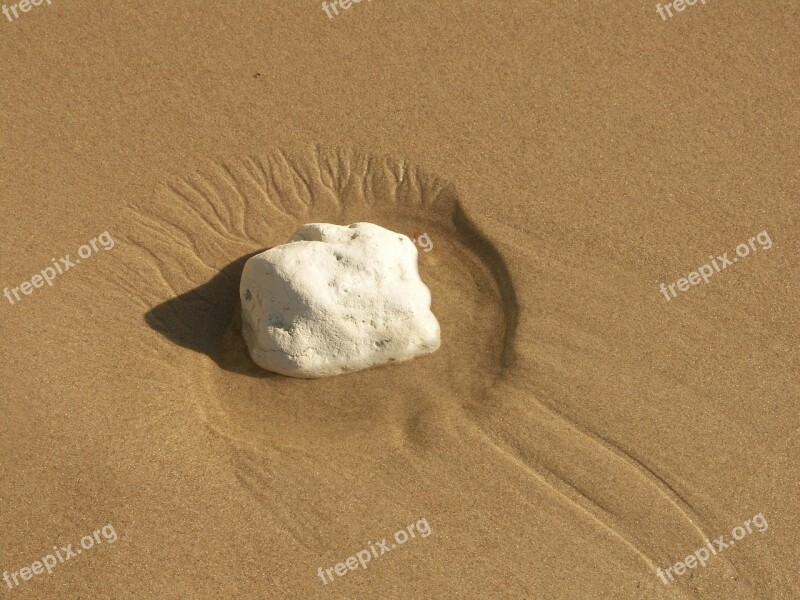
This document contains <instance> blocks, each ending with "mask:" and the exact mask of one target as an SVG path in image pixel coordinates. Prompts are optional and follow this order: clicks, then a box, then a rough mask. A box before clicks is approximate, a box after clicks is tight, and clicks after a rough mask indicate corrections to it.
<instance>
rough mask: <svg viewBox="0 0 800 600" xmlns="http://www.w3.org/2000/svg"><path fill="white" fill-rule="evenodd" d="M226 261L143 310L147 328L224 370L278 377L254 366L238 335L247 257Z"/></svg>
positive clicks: (257, 375)
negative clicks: (200, 280) (177, 293)
mask: <svg viewBox="0 0 800 600" xmlns="http://www.w3.org/2000/svg"><path fill="white" fill-rule="evenodd" d="M260 252H263V250H259V251H258V252H253V253H252V254H247V255H245V256H242V257H240V258H238V259H236V260H235V261H233V262H231V263H229V264H228V265H226V266H225V267H223V268H222V270H220V272H219V273H217V274H216V275H215V276H214V277H212V278H211V279H210V280H208V281H207V282H206V283H204V284H202V285H199V286H197V287H196V288H194V289H193V290H190V291H188V292H186V293H183V294H181V295H180V296H177V297H175V298H172V299H170V300H167V301H166V302H162V303H161V304H159V305H158V306H156V307H155V308H152V309H150V310H149V311H147V313H145V315H144V320H145V322H146V323H147V324H148V325H149V326H150V328H151V329H154V330H155V331H157V332H159V333H160V334H161V335H163V336H164V337H165V338H167V339H168V340H170V341H171V342H173V343H175V344H177V345H178V346H181V347H182V348H187V349H189V350H193V351H194V352H199V353H201V354H205V355H206V356H208V357H209V358H211V360H213V361H214V362H215V363H217V365H219V366H220V367H221V368H222V369H224V370H226V371H231V372H234V373H239V374H242V375H248V376H252V377H260V378H270V377H278V376H279V375H278V374H276V373H271V372H269V371H265V370H263V369H261V368H260V367H258V366H257V365H256V364H255V363H254V362H253V361H252V360H251V359H250V355H249V354H248V352H247V347H246V345H245V342H244V339H243V338H242V336H241V333H240V332H241V306H240V303H239V280H240V279H241V276H242V270H243V269H244V264H245V262H247V259H249V258H250V257H251V256H254V255H256V254H259V253H260Z"/></svg>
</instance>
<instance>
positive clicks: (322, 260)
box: [239, 223, 440, 377]
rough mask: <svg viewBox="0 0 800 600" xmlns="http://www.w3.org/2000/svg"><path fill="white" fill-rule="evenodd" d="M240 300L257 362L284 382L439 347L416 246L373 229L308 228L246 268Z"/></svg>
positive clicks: (313, 225) (358, 225)
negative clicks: (286, 377)
mask: <svg viewBox="0 0 800 600" xmlns="http://www.w3.org/2000/svg"><path fill="white" fill-rule="evenodd" d="M239 295H240V296H241V301H242V333H243V335H244V339H245V341H246V342H247V348H248V350H249V352H250V356H251V357H252V359H253V360H254V361H255V363H256V364H258V365H259V366H261V367H263V368H264V369H267V370H268V371H274V372H276V373H281V374H283V375H289V376H292V377H323V376H326V375H337V374H339V373H345V372H348V371H357V370H360V369H366V368H368V367H372V366H375V365H380V364H383V363H386V362H389V361H393V360H397V361H402V360H408V359H410V358H413V357H415V356H419V355H422V354H429V353H431V352H434V351H435V350H436V349H438V348H439V343H440V339H439V335H440V333H439V322H438V321H437V320H436V317H435V316H434V315H433V313H432V312H431V294H430V291H429V290H428V288H427V286H426V285H425V284H424V283H423V282H422V280H421V279H420V277H419V271H418V270H417V249H416V247H415V246H414V244H413V243H412V242H411V240H410V239H409V238H407V237H406V236H404V235H402V234H399V233H395V232H393V231H389V230H388V229H384V228H383V227H379V226H378V225H373V224H372V223H355V224H354V225H350V226H349V227H345V226H341V225H331V224H328V223H311V224H308V225H303V226H302V227H301V228H300V229H298V230H297V232H296V233H295V234H294V235H293V236H292V238H291V239H290V240H289V243H288V244H283V245H281V246H275V247H274V248H270V249H269V250H266V251H264V252H262V253H261V254H258V255H256V256H253V257H252V258H250V259H249V260H248V261H247V262H246V263H245V266H244V271H243V272H242V280H241V284H240V286H239Z"/></svg>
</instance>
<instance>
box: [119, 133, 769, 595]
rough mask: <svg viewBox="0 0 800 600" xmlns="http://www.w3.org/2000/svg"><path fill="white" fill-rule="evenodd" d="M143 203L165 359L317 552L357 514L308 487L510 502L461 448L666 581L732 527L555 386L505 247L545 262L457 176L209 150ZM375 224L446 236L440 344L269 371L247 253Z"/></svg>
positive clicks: (142, 248) (294, 534) (136, 239)
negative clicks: (251, 308)
mask: <svg viewBox="0 0 800 600" xmlns="http://www.w3.org/2000/svg"><path fill="white" fill-rule="evenodd" d="M130 216H131V225H130V232H131V233H130V235H129V237H130V240H129V241H130V242H131V244H132V245H135V246H136V248H137V249H138V250H137V251H138V254H139V255H140V259H141V263H140V264H138V265H137V266H136V267H131V271H132V277H134V278H140V279H141V280H142V281H146V282H148V285H150V288H149V289H148V290H147V292H146V293H143V294H142V296H143V301H142V304H143V305H147V306H150V307H152V308H150V309H149V310H147V312H146V314H145V315H144V318H145V320H146V322H147V324H148V325H149V326H150V327H151V328H152V329H153V330H155V331H157V332H158V333H159V336H160V346H159V350H158V352H161V353H162V354H161V355H160V357H159V360H161V361H162V363H163V365H164V368H165V370H166V371H168V372H171V373H173V374H174V376H175V379H176V380H177V381H183V383H182V384H181V385H187V386H188V389H187V398H188V399H189V400H188V401H189V402H191V403H192V405H193V407H194V408H195V409H196V410H197V413H198V415H199V416H200V418H202V419H203V420H204V422H205V424H206V425H207V427H208V429H209V431H210V432H211V433H212V435H213V436H215V437H216V438H218V439H221V440H224V442H225V444H227V447H228V449H229V452H230V462H231V464H232V465H233V468H234V470H235V475H236V478H237V479H238V481H239V482H240V484H241V486H242V488H243V489H244V490H247V491H248V492H249V493H250V494H251V495H252V496H253V497H254V498H256V499H258V501H259V502H260V506H261V507H262V508H263V511H264V513H265V514H268V515H269V519H270V522H272V523H274V524H275V528H276V531H279V532H283V533H284V534H285V535H287V536H288V537H289V538H291V540H293V543H296V544H298V545H299V546H300V547H302V548H305V549H307V550H308V551H309V552H313V550H312V549H313V548H319V549H320V550H324V549H326V548H329V549H331V551H332V553H333V554H338V553H340V552H339V550H340V548H339V547H338V546H337V545H336V543H335V540H334V539H333V537H331V538H330V539H328V538H324V537H323V538H320V533H319V522H320V521H321V520H323V521H326V520H327V521H326V522H327V523H328V524H329V525H328V526H329V528H330V529H331V530H332V531H337V532H339V533H342V532H344V531H347V530H348V527H350V526H351V525H349V524H348V523H349V522H348V521H347V520H346V517H344V516H342V517H336V516H332V515H331V514H329V513H328V512H326V511H324V510H323V509H322V508H321V507H322V506H323V505H324V502H323V503H322V504H321V505H320V507H317V506H315V505H314V503H310V502H308V501H307V498H309V497H319V498H331V497H336V496H337V495H344V494H346V495H347V497H349V498H351V499H352V501H353V502H362V504H363V506H365V507H368V508H364V509H363V510H364V511H365V512H364V515H363V516H364V518H368V517H369V518H373V519H376V520H379V519H380V518H381V517H380V515H382V514H385V513H386V511H388V510H391V508H392V507H393V506H394V505H395V504H396V503H397V502H402V501H405V502H406V503H407V504H409V505H416V503H419V502H420V498H426V499H427V500H426V501H427V502H430V503H434V502H437V503H441V502H445V503H446V502H448V501H449V502H454V503H458V502H459V497H458V494H459V493H460V491H461V490H462V489H464V487H466V488H467V489H472V488H474V489H479V488H478V486H481V488H486V486H487V485H488V486H489V488H487V490H486V492H485V494H486V496H485V498H484V500H483V502H484V503H485V505H486V506H492V498H493V493H492V492H491V479H490V480H489V482H488V483H487V481H486V480H485V479H484V478H483V477H482V476H479V475H478V474H477V473H470V472H465V473H460V474H458V475H453V474H452V473H451V469H450V468H449V465H453V464H459V462H460V461H461V460H462V459H464V460H468V461H470V464H473V463H475V464H485V465H486V468H487V469H502V470H503V472H511V473H514V474H515V475H514V480H515V481H517V482H518V483H516V484H515V485H516V486H517V488H518V489H516V490H515V492H517V493H523V494H526V495H527V496H529V497H530V499H529V505H530V507H531V511H532V515H533V514H534V513H535V512H539V511H541V510H542V509H543V508H545V507H550V508H552V507H557V510H558V512H559V513H561V514H567V515H569V518H570V519H571V520H572V521H574V522H575V523H576V527H579V528H580V529H583V528H586V527H588V528H589V529H591V530H593V531H594V534H593V535H595V536H596V537H597V538H598V539H608V538H609V537H610V539H611V540H612V542H611V543H612V544H613V545H614V546H617V547H619V549H620V550H619V554H620V555H623V556H628V557H629V559H630V557H631V556H632V557H633V558H632V559H631V560H632V561H633V562H635V563H638V564H639V565H640V566H642V565H644V566H645V570H647V571H649V572H650V573H651V574H652V582H650V581H648V582H647V583H646V586H648V587H649V586H651V585H652V586H654V587H656V588H657V587H658V586H661V584H660V583H659V582H658V580H657V578H656V577H655V575H654V573H655V570H656V568H658V567H665V566H669V565H671V564H672V563H674V562H675V561H676V560H678V559H680V558H682V556H680V551H679V550H676V546H675V544H674V541H675V540H676V539H677V540H682V542H681V544H682V547H685V548H686V552H687V553H688V552H689V551H691V550H693V549H695V548H696V547H698V546H700V545H702V543H703V540H706V539H711V538H713V537H715V536H716V535H719V533H722V532H724V531H725V529H721V530H719V531H718V529H717V528H716V527H715V528H712V527H710V526H709V525H708V523H706V522H705V520H704V519H705V517H703V516H701V515H703V514H709V513H710V514H714V515H717V514H718V513H717V512H716V509H717V506H716V502H715V501H714V499H713V498H709V497H707V496H705V495H704V494H703V493H702V492H701V491H697V490H692V489H691V488H690V487H689V486H688V484H685V483H683V482H673V481H668V480H667V479H665V478H664V477H663V476H660V475H659V474H658V473H661V472H664V470H662V467H664V466H665V465H664V464H663V463H660V464H659V463H656V462H655V461H654V460H653V459H648V458H647V457H637V456H636V453H635V451H634V449H625V448H622V447H619V446H617V445H616V444H615V443H614V442H613V441H611V440H610V439H605V438H604V437H603V436H602V435H600V434H597V433H595V432H593V431H592V430H591V429H590V428H589V427H587V426H584V425H582V424H581V423H578V422H575V420H574V419H571V418H570V417H569V416H568V415H567V414H566V411H562V410H561V409H560V408H559V407H558V406H557V405H556V404H554V403H552V402H549V401H548V398H546V397H544V396H543V393H542V391H541V386H537V385H536V379H535V378H534V377H532V376H531V368H530V367H528V368H525V367H524V366H523V361H522V360H521V359H519V358H518V357H517V356H518V353H519V354H520V355H524V356H532V357H537V355H540V354H541V352H540V351H539V350H537V349H536V341H535V333H536V326H537V324H536V323H535V322H530V321H527V322H525V319H524V318H523V315H522V314H521V313H520V307H525V306H528V307H534V306H535V303H536V293H535V291H536V290H535V282H534V285H529V286H525V288H524V291H523V289H522V288H520V289H515V286H514V284H513V282H512V276H511V274H510V273H509V269H508V267H507V265H506V263H505V261H504V260H503V256H504V254H506V253H516V254H517V256H518V258H520V264H522V268H525V267H526V266H527V267H529V268H530V270H532V271H535V270H541V269H542V268H545V267H543V265H542V264H540V262H541V261H540V259H537V257H536V256H533V255H532V254H531V253H530V252H529V251H527V250H526V249H525V247H524V246H522V245H520V244H519V243H518V242H514V241H512V240H511V239H510V238H511V237H512V236H511V235H508V236H506V235H503V232H504V229H503V227H502V226H499V227H493V226H492V225H491V223H486V224H481V226H478V225H477V224H476V223H474V222H473V221H472V220H471V219H470V217H469V216H468V212H467V211H466V210H465V209H464V207H463V206H462V202H461V201H460V199H459V197H458V193H457V190H456V187H455V186H454V185H452V184H450V183H448V182H446V181H443V180H441V179H440V178H437V177H435V176H433V175H430V174H427V173H425V172H424V171H423V170H421V169H419V168H417V167H414V166H411V165H408V164H407V163H405V162H402V161H396V160H393V159H391V158H386V157H376V156H371V155H368V154H362V153H359V152H355V151H350V150H325V149H322V148H319V147H314V148H308V149H305V150H298V151H296V152H282V151H273V152H268V153H264V154H258V155H252V156H247V157H244V158H241V159H237V160H231V161H227V162H209V163H207V164H206V165H204V166H203V167H202V168H200V169H199V170H198V172H197V173H195V174H192V175H189V176H187V177H184V178H178V179H176V180H171V181H169V182H167V183H166V184H165V185H164V187H163V189H161V190H159V192H158V194H157V196H156V198H155V199H154V200H153V201H150V202H148V203H141V204H139V205H138V206H132V207H131V213H130ZM358 221H368V222H373V223H376V224H379V225H381V226H383V227H387V228H389V229H392V230H394V231H398V232H401V233H405V234H406V235H411V233H412V232H415V231H419V232H422V231H424V232H427V233H428V235H429V236H430V238H431V239H432V240H433V242H434V249H433V251H431V252H428V253H420V259H419V263H420V273H421V275H422V278H423V281H424V282H425V283H426V284H427V285H428V287H429V288H430V289H431V293H432V297H433V310H434V313H435V314H436V316H437V318H438V319H439V322H440V324H441V328H442V346H441V348H440V350H439V351H438V352H437V353H435V354H433V355H430V356H426V357H423V358H420V359H415V360H412V361H410V362H407V363H402V364H394V365H388V366H384V367H380V368H376V369H370V370H367V371H363V372H358V373H353V374H348V375H344V376H339V377H335V378H323V379H320V380H294V379H290V378H285V377H281V376H278V375H275V374H272V373H268V372H266V371H263V370H261V369H260V368H258V367H257V366H255V365H254V364H253V363H252V361H251V360H250V358H249V356H248V355H247V351H246V348H245V346H244V342H243V340H242V338H241V334H240V323H241V322H240V315H239V312H238V310H239V308H238V306H237V304H238V295H237V289H238V284H239V277H240V274H241V271H242V268H243V265H244V262H245V261H246V260H247V258H249V257H250V256H252V255H253V254H256V253H258V252H260V251H262V250H264V249H265V248H268V247H271V246H274V245H277V244H282V243H285V242H286V241H287V240H288V238H289V236H290V235H291V233H292V232H293V231H294V230H295V229H296V228H297V227H298V226H299V225H301V224H303V223H308V222H329V223H338V224H349V223H355V222H358ZM486 231H493V235H491V234H487V233H486ZM526 261H527V265H526ZM143 285H144V284H143ZM132 287H135V286H132ZM518 293H520V294H522V296H521V297H519V298H518V297H517V294H518ZM521 324H523V325H524V326H521ZM522 330H524V334H523V331H522ZM534 366H535V365H534ZM187 374H188V375H187ZM360 446H368V447H369V452H370V454H368V455H364V456H361V457H360V458H359V459H358V460H354V459H352V458H351V457H350V452H351V451H348V449H349V448H350V449H352V448H355V447H360ZM665 460H666V459H665ZM387 463H390V464H392V465H393V469H392V472H391V473H389V474H387V473H384V471H386V468H385V465H386V464H387ZM406 470H409V471H411V472H415V473H427V474H429V475H427V476H420V477H419V479H418V480H416V484H415V485H416V486H417V487H416V488H415V489H410V488H409V489H408V490H407V491H406V492H405V495H404V492H402V491H398V490H393V492H392V493H393V496H392V499H391V500H389V499H383V498H380V497H379V498H375V497H374V494H373V492H372V489H371V486H373V485H378V487H379V488H381V489H387V488H391V487H392V477H393V478H398V477H400V476H401V475H400V474H402V473H404V472H405V471H406ZM665 470H666V471H668V469H665ZM437 473H438V475H437ZM384 477H385V478H386V479H385V480H384V479H383V478H384ZM376 481H377V482H378V483H377V484H376V483H375V482H376ZM456 481H458V485H456V483H455V482H456ZM365 482H370V483H369V485H368V484H367V483H365ZM447 482H450V483H449V484H448V483H447ZM499 488H500V486H499V485H498V489H499ZM473 493H475V494H477V495H480V494H483V493H484V492H477V491H476V492H473ZM370 515H372V516H371V517H370ZM497 518H500V517H497ZM738 518H739V517H735V518H734V519H733V522H734V523H735V522H736V519H738ZM431 519H433V517H431ZM508 525H509V528H510V529H514V528H513V527H512V523H510V522H509V523H508ZM516 529H518V532H517V535H519V538H518V539H508V540H507V542H508V543H509V544H520V545H521V544H527V545H528V546H530V545H534V544H536V539H531V537H530V536H531V535H532V533H531V531H530V530H529V529H527V530H526V529H525V528H524V527H518V528H516ZM276 535H278V534H276ZM511 535H514V534H511ZM670 540H671V541H673V543H666V541H670ZM274 543H279V542H277V541H275V542H274ZM334 550H335V552H333V551H334ZM731 554H733V553H731ZM749 558H750V559H751V561H753V562H759V559H758V558H753V557H752V556H750V557H749ZM734 560H735V559H734V557H730V558H729V557H727V556H720V557H717V558H716V559H715V561H716V562H717V563H718V564H716V565H714V566H713V567H712V566H711V565H709V566H708V567H706V568H705V569H704V570H698V572H696V573H695V574H694V575H695V577H691V578H690V577H687V576H684V577H681V578H678V581H676V583H674V584H672V586H671V587H670V593H672V594H676V595H678V596H685V597H692V596H693V594H692V593H691V592H692V591H702V590H703V589H704V583H703V582H704V581H705V578H706V576H707V572H712V571H716V570H718V569H723V570H724V571H725V572H726V573H727V574H728V575H730V576H732V577H735V576H736V566H735V563H734V562H733V561H734ZM762 560H763V559H762ZM314 564H316V563H314ZM736 589H739V588H736ZM739 591H741V590H740V589H739ZM662 592H663V590H662ZM687 594H688V595H687Z"/></svg>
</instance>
